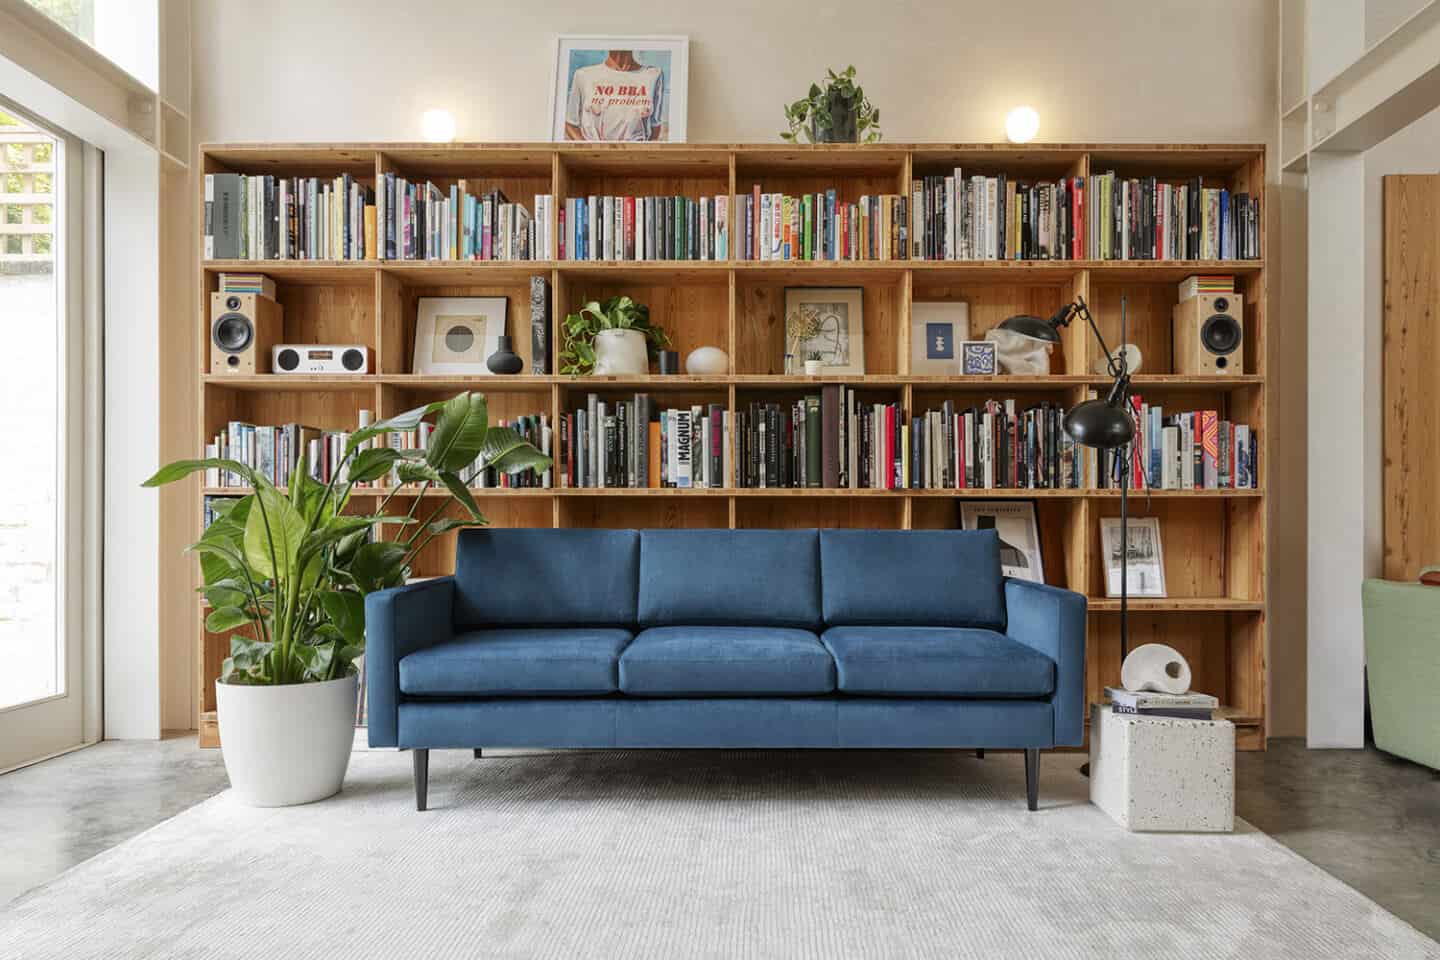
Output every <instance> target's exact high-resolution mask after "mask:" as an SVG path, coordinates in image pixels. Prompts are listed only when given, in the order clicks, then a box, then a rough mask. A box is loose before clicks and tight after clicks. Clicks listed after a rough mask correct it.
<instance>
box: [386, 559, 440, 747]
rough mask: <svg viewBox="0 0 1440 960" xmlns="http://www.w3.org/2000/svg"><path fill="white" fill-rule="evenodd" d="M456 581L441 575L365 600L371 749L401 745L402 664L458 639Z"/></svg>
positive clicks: (395, 588)
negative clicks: (456, 635)
mask: <svg viewBox="0 0 1440 960" xmlns="http://www.w3.org/2000/svg"><path fill="white" fill-rule="evenodd" d="M454 604H455V578H454V577H437V578H436V579H434V580H422V581H420V582H419V583H411V584H407V585H405V586H403V587H394V588H393V589H390V590H379V591H376V592H375V593H372V594H370V595H369V596H368V597H366V598H365V697H366V701H367V704H366V715H367V717H368V722H369V725H370V726H369V729H370V746H372V747H395V746H399V744H400V660H401V658H403V657H405V656H407V655H409V654H412V653H414V652H415V651H416V650H422V649H424V648H425V647H428V646H431V645H433V644H435V643H438V642H440V641H443V640H447V639H449V638H450V637H451V636H453V635H454V632H455V630H454V627H453V626H452V622H453V619H452V614H453V607H454Z"/></svg>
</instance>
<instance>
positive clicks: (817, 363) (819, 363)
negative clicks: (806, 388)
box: [805, 360, 825, 377]
mask: <svg viewBox="0 0 1440 960" xmlns="http://www.w3.org/2000/svg"><path fill="white" fill-rule="evenodd" d="M824 372H825V361H824V360H806V361H805V376H807V377H818V376H820V374H822V373H824Z"/></svg>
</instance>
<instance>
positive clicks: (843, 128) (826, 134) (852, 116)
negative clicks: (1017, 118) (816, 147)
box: [810, 104, 860, 143]
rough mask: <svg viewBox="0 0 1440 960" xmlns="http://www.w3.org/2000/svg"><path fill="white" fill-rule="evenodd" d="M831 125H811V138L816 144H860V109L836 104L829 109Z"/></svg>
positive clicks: (814, 123) (812, 123) (813, 123)
mask: <svg viewBox="0 0 1440 960" xmlns="http://www.w3.org/2000/svg"><path fill="white" fill-rule="evenodd" d="M829 114H830V125H829V126H828V127H822V126H821V125H820V124H819V123H816V122H814V121H812V122H811V124H810V136H811V137H812V138H813V140H814V142H816V143H858V142H859V141H860V130H859V126H860V108H859V107H847V106H845V105H844V104H836V105H835V106H833V107H831V108H830V109H829Z"/></svg>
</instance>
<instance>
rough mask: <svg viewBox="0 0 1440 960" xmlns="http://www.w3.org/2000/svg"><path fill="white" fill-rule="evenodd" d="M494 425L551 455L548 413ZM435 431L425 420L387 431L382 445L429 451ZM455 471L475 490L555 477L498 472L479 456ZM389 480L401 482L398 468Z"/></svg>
mask: <svg viewBox="0 0 1440 960" xmlns="http://www.w3.org/2000/svg"><path fill="white" fill-rule="evenodd" d="M493 426H497V427H509V428H511V429H512V430H514V431H515V432H516V433H518V434H520V436H521V437H522V438H523V439H525V440H526V441H528V442H529V443H530V444H531V445H532V446H534V447H535V448H536V449H537V450H539V451H540V452H541V453H543V454H545V455H546V456H549V455H550V445H551V441H552V433H551V429H550V417H549V415H548V414H544V413H534V414H527V415H525V416H521V417H515V418H513V419H508V420H506V419H500V420H496V421H495V423H494V424H493ZM434 432H435V425H434V424H433V423H431V422H430V421H428V420H424V421H421V423H420V424H419V425H418V426H417V427H415V429H413V430H392V431H390V432H389V433H387V434H386V435H385V445H386V446H387V447H389V448H391V449H392V450H428V449H429V448H430V437H431V434H433V433H434ZM457 473H458V475H459V477H460V482H461V483H463V484H465V486H467V487H472V488H474V489H477V490H489V489H501V490H504V489H510V488H521V487H524V488H549V487H550V485H551V484H552V482H553V480H554V476H553V471H552V470H544V471H536V470H524V471H521V472H520V473H501V472H500V471H499V470H496V469H495V468H494V467H492V466H489V465H488V464H487V463H486V462H485V460H484V458H481V457H477V458H476V459H475V460H474V462H472V463H471V464H469V465H468V466H466V467H464V468H463V469H461V470H459V471H457ZM390 483H391V484H394V485H398V484H399V483H400V477H399V475H398V471H391V474H390Z"/></svg>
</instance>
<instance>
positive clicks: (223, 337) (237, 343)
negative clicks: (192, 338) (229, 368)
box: [210, 313, 255, 353]
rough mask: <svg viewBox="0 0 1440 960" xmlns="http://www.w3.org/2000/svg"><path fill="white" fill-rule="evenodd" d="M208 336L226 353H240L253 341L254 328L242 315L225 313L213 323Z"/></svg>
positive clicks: (248, 319)
mask: <svg viewBox="0 0 1440 960" xmlns="http://www.w3.org/2000/svg"><path fill="white" fill-rule="evenodd" d="M210 336H211V338H212V339H213V340H214V341H215V346H217V347H219V348H220V349H221V350H223V351H225V352H226V353H240V352H242V351H243V350H244V349H245V348H246V347H248V346H250V343H251V341H253V340H254V339H255V326H254V325H253V324H252V323H251V322H250V318H249V317H247V316H245V315H244V314H243V313H226V314H222V315H221V316H220V319H218V320H216V321H215V326H214V327H212V328H211V330H210Z"/></svg>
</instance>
